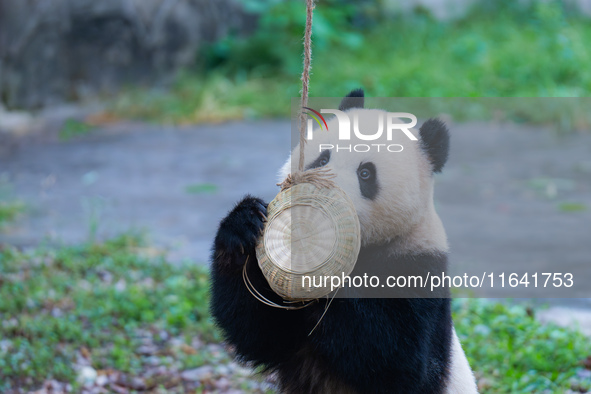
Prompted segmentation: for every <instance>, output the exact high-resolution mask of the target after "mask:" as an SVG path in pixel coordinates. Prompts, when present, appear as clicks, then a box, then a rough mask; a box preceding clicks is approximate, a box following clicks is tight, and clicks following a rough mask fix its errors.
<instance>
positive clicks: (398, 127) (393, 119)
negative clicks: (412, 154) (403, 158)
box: [303, 107, 417, 152]
mask: <svg viewBox="0 0 591 394" xmlns="http://www.w3.org/2000/svg"><path fill="white" fill-rule="evenodd" d="M303 109H304V110H307V111H309V112H306V114H307V115H309V116H310V117H311V119H310V118H309V119H308V122H307V127H306V130H307V135H306V138H307V139H308V141H312V140H313V139H314V121H315V122H316V123H317V124H318V126H319V127H320V131H321V132H329V130H328V123H327V122H326V119H324V116H322V114H333V115H335V117H336V120H337V124H338V140H339V141H350V140H351V130H353V134H354V136H355V138H357V139H359V140H362V141H376V140H378V139H380V138H382V135H383V134H384V130H385V132H386V140H387V141H392V136H393V134H394V133H395V132H402V133H404V135H406V136H407V137H408V139H409V140H411V141H417V137H415V136H414V135H413V134H412V133H411V132H410V129H411V128H413V127H415V126H416V124H417V117H416V116H414V115H413V114H411V113H408V112H380V111H376V113H375V116H376V117H377V130H375V127H374V130H375V131H374V130H371V132H370V130H366V129H367V125H366V124H364V123H367V122H361V121H360V119H359V114H358V113H352V114H351V115H352V116H350V115H349V114H348V113H346V112H343V111H340V110H338V109H321V110H320V112H318V111H316V110H314V109H312V108H309V107H303ZM403 119H410V122H408V123H406V122H404V121H403ZM363 120H364V121H365V120H366V119H363ZM351 122H352V124H353V127H351ZM360 124H361V125H360ZM362 128H364V130H361V129H362ZM381 148H383V149H384V150H387V151H388V152H402V150H403V149H404V148H403V146H402V145H400V144H390V145H387V144H355V145H341V144H336V145H334V144H319V150H320V151H322V150H327V149H328V150H331V149H336V151H337V152H338V151H341V150H347V151H349V152H368V151H370V150H372V149H375V150H377V151H378V152H379V151H380V149H381Z"/></svg>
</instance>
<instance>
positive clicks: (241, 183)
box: [0, 121, 591, 304]
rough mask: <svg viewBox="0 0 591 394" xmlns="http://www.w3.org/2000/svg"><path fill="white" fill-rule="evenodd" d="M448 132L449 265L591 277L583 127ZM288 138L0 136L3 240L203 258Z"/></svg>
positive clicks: (590, 154) (178, 131)
mask: <svg viewBox="0 0 591 394" xmlns="http://www.w3.org/2000/svg"><path fill="white" fill-rule="evenodd" d="M450 129H451V130H452V151H451V154H450V160H449V163H448V165H447V166H446V168H445V169H444V172H443V174H441V176H438V179H437V186H436V195H435V199H436V206H437V209H438V211H439V213H440V215H441V217H442V220H443V223H444V225H445V227H446V230H447V232H448V236H449V242H450V245H451V251H452V257H451V259H452V262H453V264H454V265H455V267H456V268H458V269H459V270H462V269H463V268H466V267H470V266H471V265H472V264H475V263H479V264H487V265H490V267H498V269H499V270H501V269H509V268H511V267H513V266H515V265H517V264H529V263H531V264H535V266H536V267H547V268H548V269H552V270H553V271H556V267H557V266H559V267H560V270H561V271H566V270H568V269H570V268H574V269H578V270H579V271H582V269H581V267H589V268H588V269H586V270H584V271H585V272H586V273H587V276H586V277H582V278H577V280H583V281H588V282H589V283H591V134H569V135H557V134H555V133H553V132H552V131H551V130H550V129H545V128H538V127H532V126H522V125H512V124H490V123H488V124H485V123H481V124H479V123H467V124H450ZM289 134H290V124H289V122H287V121H260V122H248V123H227V124H220V125H202V126H191V127H179V128H173V127H162V126H155V125H146V124H135V123H126V124H116V125H112V126H108V127H102V128H98V129H96V130H94V131H92V132H91V133H90V134H89V135H87V136H84V137H80V138H78V139H76V140H70V141H67V142H59V141H57V140H56V139H49V140H47V139H44V140H34V141H29V142H27V143H24V142H23V143H20V144H19V143H16V144H15V143H12V144H11V145H10V146H8V145H6V144H5V146H4V149H0V174H4V178H5V179H6V180H7V181H8V183H9V184H10V185H12V187H13V189H14V194H15V195H16V196H17V197H18V198H20V199H22V200H24V201H25V202H26V203H27V204H28V206H29V208H30V209H29V212H28V214H27V215H25V216H24V217H23V218H21V220H19V221H18V222H17V223H16V224H14V225H12V226H11V227H9V228H8V229H5V230H4V231H3V232H1V233H0V243H2V242H5V243H12V244H16V245H21V246H33V245H36V244H38V243H39V242H40V241H41V240H43V239H49V240H52V241H63V242H67V243H71V242H78V241H82V240H85V239H88V237H89V235H90V234H92V233H94V232H96V234H97V235H98V237H100V238H104V237H108V236H110V235H114V234H117V233H119V232H122V231H126V230H129V229H130V228H135V229H145V230H147V231H148V234H149V235H150V237H151V240H152V241H153V242H154V243H155V244H156V245H158V246H161V247H165V248H167V249H168V250H169V254H168V255H169V256H170V258H171V259H173V260H179V259H190V260H193V261H196V262H198V263H206V262H207V261H208V257H209V248H210V245H211V242H212V237H213V235H214V233H215V231H216V227H217V224H218V222H219V220H220V219H221V218H222V217H223V216H224V215H225V214H226V212H227V211H228V210H229V209H230V208H231V207H232V206H233V204H234V203H235V202H236V201H237V200H239V199H240V198H241V197H242V196H243V195H244V194H246V193H252V194H255V195H258V196H261V197H262V198H264V199H266V200H271V199H272V198H273V197H274V195H275V194H276V192H277V191H278V188H277V187H276V186H275V183H276V181H277V180H276V172H277V169H278V168H279V167H280V166H281V165H282V163H283V162H284V160H285V159H286V158H287V155H288V152H289V150H290V136H289ZM565 203H567V204H571V203H574V204H575V205H564V204H565ZM570 210H573V211H574V212H569V211H570ZM578 303H582V304H588V302H587V301H586V300H579V301H578Z"/></svg>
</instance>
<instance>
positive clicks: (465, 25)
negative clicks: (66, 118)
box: [113, 1, 591, 129]
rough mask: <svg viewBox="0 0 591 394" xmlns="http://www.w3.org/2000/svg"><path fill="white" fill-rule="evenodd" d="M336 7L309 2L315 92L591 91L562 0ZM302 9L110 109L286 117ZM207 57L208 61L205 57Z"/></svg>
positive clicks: (277, 15) (590, 60)
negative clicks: (357, 14) (396, 10)
mask: <svg viewBox="0 0 591 394" xmlns="http://www.w3.org/2000/svg"><path fill="white" fill-rule="evenodd" d="M328 3H331V2H330V1H329V2H328ZM503 3H505V4H511V3H510V2H509V3H507V2H503ZM337 9H338V8H337V7H335V6H334V5H332V4H328V5H323V4H319V5H318V7H317V10H316V16H315V22H317V24H316V25H315V31H314V37H315V40H316V41H315V49H314V58H313V72H312V76H311V89H310V94H311V96H316V97H341V96H342V95H344V94H345V93H347V92H348V91H349V90H351V89H353V88H357V87H364V88H365V90H366V94H367V95H368V96H372V97H482V96H487V97H538V96H540V97H582V96H589V95H590V94H591V73H589V72H588V71H587V70H588V65H589V64H591V48H590V47H589V45H587V44H586V43H588V42H590V41H591V23H589V21H588V20H587V19H582V18H578V17H577V16H576V15H572V14H568V13H567V12H566V11H564V10H563V8H562V6H561V5H560V3H558V2H549V3H544V4H541V3H538V4H535V5H533V6H531V7H530V8H527V9H519V8H518V7H517V6H515V7H513V8H512V7H511V6H505V8H503V7H497V8H495V7H489V8H488V9H487V8H486V6H481V8H480V9H479V10H478V9H477V10H475V11H473V12H472V13H470V14H469V15H468V16H467V17H465V18H464V19H462V20H459V21H455V22H438V21H435V20H433V19H432V18H430V17H429V16H428V15H425V14H424V13H418V14H416V15H410V16H405V17H390V18H387V19H386V20H380V19H376V21H374V23H373V24H372V26H371V27H367V28H363V29H359V28H352V27H351V26H350V25H344V24H343V23H342V22H338V21H339V20H341V19H343V20H345V19H346V17H347V15H344V16H343V17H342V18H340V19H337V18H336V17H334V16H333V15H332V14H331V13H333V14H334V13H335V12H337V11H336V10H337ZM302 11H303V10H302V5H301V3H299V4H298V2H293V1H288V2H285V3H279V4H278V5H276V6H275V7H273V8H270V9H269V10H267V11H265V13H264V14H262V22H261V25H260V28H259V31H258V32H257V33H255V34H254V35H253V36H251V37H250V38H248V39H242V38H236V37H234V38H232V37H230V38H228V39H226V40H223V41H222V42H219V43H216V44H215V45H213V46H212V48H210V50H209V51H206V52H204V53H202V54H201V55H200V59H202V63H206V66H202V67H201V68H200V69H198V70H194V71H192V72H185V73H183V75H181V76H180V77H179V78H178V80H177V82H176V84H175V85H174V86H173V87H172V88H171V89H170V90H169V91H151V92H146V91H145V89H141V88H135V89H130V90H128V91H127V92H126V93H124V94H122V95H121V96H120V97H119V98H118V99H117V100H116V103H115V105H114V109H113V110H114V112H116V113H117V114H118V115H119V116H123V117H134V118H141V119H148V120H151V121H156V122H172V123H181V124H182V123H195V122H215V121H224V120H229V119H243V118H246V119H249V118H258V117H277V116H281V117H287V116H289V113H290V98H291V97H297V96H299V89H300V82H299V73H300V72H301V38H300V35H301V34H300V32H301V31H302V30H301V28H302V23H303V12H302ZM338 16H339V15H337V17H338ZM273 18H274V19H273ZM211 59H214V60H215V62H213V64H209V65H207V64H208V61H209V63H212V60H211ZM439 103H441V100H439V101H438V102H431V104H429V102H427V104H428V105H430V106H434V107H437V106H438V105H440V104H439ZM519 103H520V102H518V101H512V102H510V103H508V104H507V105H505V110H506V111H507V112H508V114H507V115H506V117H508V118H509V119H511V120H515V121H528V120H532V121H537V122H546V121H553V122H556V123H558V124H559V126H560V127H562V128H566V129H572V128H579V129H581V128H589V126H590V125H591V116H590V115H589V114H588V112H589V111H587V110H586V109H585V106H584V105H583V106H581V105H578V106H576V107H577V108H573V109H570V111H571V112H572V113H571V114H568V115H567V114H564V108H554V107H556V105H555V103H556V101H554V102H548V101H546V103H550V104H542V107H540V103H541V102H540V101H531V100H530V101H527V100H526V101H524V102H522V103H520V104H519ZM564 103H566V102H564ZM572 103H573V101H571V102H570V104H565V105H566V107H570V106H571V105H572ZM424 104H425V101H423V102H422V103H421V105H424ZM516 106H517V107H516ZM548 107H552V108H548ZM435 109H437V108H435ZM450 111H451V112H452V115H454V116H459V117H466V116H467V115H466V114H465V113H466V112H471V113H472V114H471V115H470V114H468V115H469V116H468V117H472V118H474V117H476V118H478V117H480V118H490V117H491V116H494V114H487V113H482V111H481V110H479V109H478V108H477V109H476V110H474V109H473V108H469V107H466V106H465V105H463V106H458V107H453V108H451V109H450ZM485 112H486V111H485Z"/></svg>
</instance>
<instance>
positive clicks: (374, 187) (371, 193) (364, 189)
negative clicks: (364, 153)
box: [357, 162, 380, 200]
mask: <svg viewBox="0 0 591 394" xmlns="http://www.w3.org/2000/svg"><path fill="white" fill-rule="evenodd" d="M364 170H365V171H369V173H370V177H369V178H367V179H363V178H362V176H361V174H362V171H364ZM357 179H358V180H359V191H360V192H361V195H362V196H363V197H365V198H367V199H370V200H375V199H376V197H377V196H378V191H379V190H380V185H379V183H378V173H377V169H376V166H375V164H373V163H371V162H369V163H361V164H359V168H357Z"/></svg>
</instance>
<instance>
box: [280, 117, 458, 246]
mask: <svg viewBox="0 0 591 394" xmlns="http://www.w3.org/2000/svg"><path fill="white" fill-rule="evenodd" d="M348 114H349V116H350V118H351V119H352V116H353V115H357V116H359V119H360V121H359V123H360V124H361V125H362V127H363V125H366V124H368V125H374V124H375V123H376V119H377V117H378V116H379V115H380V114H384V111H381V110H373V109H372V110H369V109H353V110H351V111H349V112H348ZM328 130H330V131H326V130H319V129H317V130H315V131H314V138H313V140H311V141H308V142H307V143H306V144H305V148H304V149H305V151H304V155H305V161H306V163H305V164H306V166H307V165H309V164H310V163H312V162H313V161H314V160H316V158H317V157H318V156H319V155H320V144H332V145H335V146H336V145H337V144H339V145H349V144H351V145H356V144H367V145H370V144H377V143H379V144H386V145H390V144H400V145H402V146H403V147H404V149H403V151H402V152H399V153H394V152H387V151H385V148H382V149H381V151H380V152H379V153H378V152H376V151H375V150H373V151H370V152H367V153H360V152H348V151H339V152H337V151H336V149H333V150H332V152H331V157H330V162H329V163H328V164H327V165H326V168H327V169H329V170H330V171H331V172H332V173H333V174H334V175H336V177H335V178H334V179H333V180H334V181H335V183H336V184H337V186H339V187H340V188H341V189H343V190H344V191H345V193H347V195H348V196H349V197H350V198H351V199H352V200H353V203H354V205H355V208H356V210H357V215H358V216H359V222H360V224H361V235H362V242H363V243H367V242H392V241H394V240H395V241H396V246H397V250H398V251H399V252H403V251H412V250H416V249H417V248H421V249H423V250H425V251H429V250H431V251H435V250H437V251H446V250H447V239H446V236H445V231H444V229H443V226H442V224H441V221H440V220H439V217H438V216H437V214H436V213H435V209H434V207H433V177H432V176H431V167H430V164H429V161H428V159H427V158H426V157H425V155H424V154H423V153H422V151H421V148H420V146H419V141H411V140H410V139H409V138H408V137H406V136H405V135H404V134H403V133H402V132H398V133H393V139H392V141H387V140H386V132H385V131H384V133H383V135H382V137H381V138H380V140H377V141H364V140H360V139H358V138H356V136H355V135H354V134H353V133H352V134H351V140H349V141H339V140H338V133H337V131H338V123H337V120H336V119H332V120H330V121H329V122H328ZM362 131H363V130H362ZM411 131H412V132H413V134H414V135H415V137H417V138H418V137H419V132H418V130H414V129H412V130H411ZM367 133H368V134H369V133H371V130H368V131H367ZM299 149H300V147H299V145H298V146H297V147H296V148H295V149H294V151H293V152H292V155H291V157H290V158H289V159H288V160H287V162H286V163H285V164H284V165H283V167H282V168H281V170H280V172H279V177H280V182H281V181H282V180H283V179H285V177H286V176H287V174H289V173H291V172H292V170H295V169H297V165H298V163H297V162H293V163H292V157H293V158H298V159H297V160H299ZM361 162H373V163H374V164H375V166H376V168H377V173H378V174H377V177H378V182H379V184H380V186H381V187H380V191H379V193H378V196H377V199H376V200H375V201H371V200H368V199H367V198H364V197H363V196H362V195H361V193H360V191H359V181H358V179H357V172H356V171H357V168H358V167H359V164H360V163H361Z"/></svg>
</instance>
